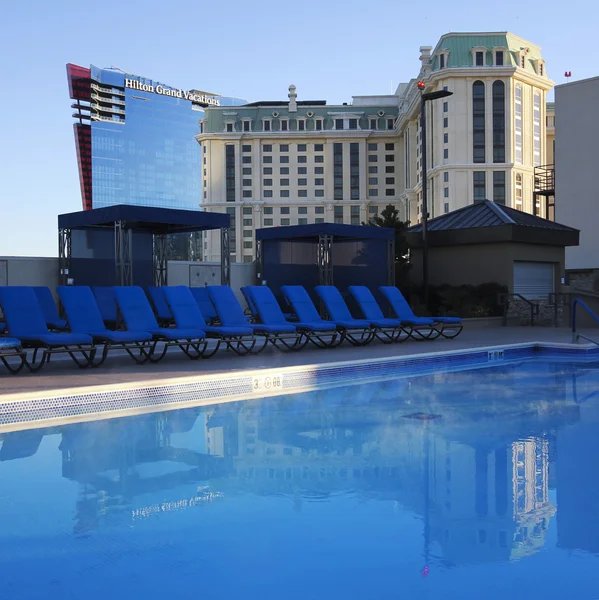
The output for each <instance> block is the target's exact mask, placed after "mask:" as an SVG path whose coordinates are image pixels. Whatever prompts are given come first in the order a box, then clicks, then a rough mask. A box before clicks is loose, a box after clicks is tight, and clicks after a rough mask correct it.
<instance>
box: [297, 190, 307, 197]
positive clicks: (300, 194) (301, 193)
mask: <svg viewBox="0 0 599 600" xmlns="http://www.w3.org/2000/svg"><path fill="white" fill-rule="evenodd" d="M297 197H298V198H307V197H308V190H298V191H297Z"/></svg>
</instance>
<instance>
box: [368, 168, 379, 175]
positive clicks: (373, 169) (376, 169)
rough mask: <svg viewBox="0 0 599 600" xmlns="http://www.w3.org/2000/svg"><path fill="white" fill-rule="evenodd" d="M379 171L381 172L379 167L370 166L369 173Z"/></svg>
mask: <svg viewBox="0 0 599 600" xmlns="http://www.w3.org/2000/svg"><path fill="white" fill-rule="evenodd" d="M378 172H379V168H378V167H368V173H370V174H373V173H378Z"/></svg>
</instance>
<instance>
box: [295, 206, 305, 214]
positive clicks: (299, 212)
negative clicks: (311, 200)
mask: <svg viewBox="0 0 599 600" xmlns="http://www.w3.org/2000/svg"><path fill="white" fill-rule="evenodd" d="M297 214H298V215H307V214H308V207H307V206H298V207H297Z"/></svg>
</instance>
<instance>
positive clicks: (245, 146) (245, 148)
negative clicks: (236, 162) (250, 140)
mask: <svg viewBox="0 0 599 600" xmlns="http://www.w3.org/2000/svg"><path fill="white" fill-rule="evenodd" d="M241 151H242V152H251V151H252V146H251V145H250V144H243V146H241Z"/></svg>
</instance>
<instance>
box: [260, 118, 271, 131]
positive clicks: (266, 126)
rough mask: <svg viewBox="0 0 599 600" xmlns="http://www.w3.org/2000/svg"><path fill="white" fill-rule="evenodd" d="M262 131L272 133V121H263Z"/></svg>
mask: <svg viewBox="0 0 599 600" xmlns="http://www.w3.org/2000/svg"><path fill="white" fill-rule="evenodd" d="M262 131H272V121H271V120H270V119H262Z"/></svg>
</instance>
